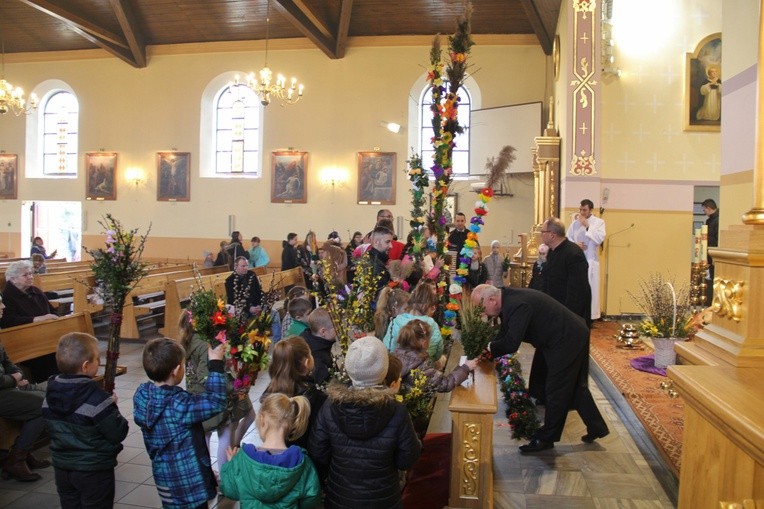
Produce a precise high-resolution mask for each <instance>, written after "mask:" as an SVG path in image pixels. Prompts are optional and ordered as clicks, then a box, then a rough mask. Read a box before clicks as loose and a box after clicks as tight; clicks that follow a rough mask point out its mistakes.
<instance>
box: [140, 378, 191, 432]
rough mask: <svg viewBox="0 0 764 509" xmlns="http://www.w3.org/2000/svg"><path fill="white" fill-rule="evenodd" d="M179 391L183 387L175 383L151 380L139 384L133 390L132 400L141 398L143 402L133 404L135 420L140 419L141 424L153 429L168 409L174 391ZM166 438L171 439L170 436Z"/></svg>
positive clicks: (171, 402)
mask: <svg viewBox="0 0 764 509" xmlns="http://www.w3.org/2000/svg"><path fill="white" fill-rule="evenodd" d="M179 391H183V389H182V388H180V387H178V386H175V385H154V384H153V383H151V382H145V383H143V384H141V386H140V387H138V390H137V391H135V396H134V397H133V402H134V403H136V402H137V401H138V400H139V399H142V400H145V403H142V404H140V405H139V404H134V407H135V408H134V418H135V420H136V422H138V420H139V419H140V422H141V425H142V426H145V427H146V428H147V429H153V428H154V427H155V426H156V424H157V422H158V421H159V420H160V419H161V418H162V416H163V415H164V413H165V412H166V411H168V410H170V407H171V406H172V404H173V398H174V397H175V393H177V392H179ZM167 438H168V439H171V438H172V437H167Z"/></svg>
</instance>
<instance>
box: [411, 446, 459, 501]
mask: <svg viewBox="0 0 764 509" xmlns="http://www.w3.org/2000/svg"><path fill="white" fill-rule="evenodd" d="M422 445H423V446H424V448H423V449H422V455H421V456H419V459H418V460H417V462H416V464H414V467H413V468H412V469H411V470H410V471H409V473H408V482H407V483H406V488H405V489H404V490H403V507H404V508H405V509H430V508H432V509H442V508H443V507H444V506H446V505H448V483H449V482H450V476H451V433H431V434H429V435H425V437H424V441H423V443H422Z"/></svg>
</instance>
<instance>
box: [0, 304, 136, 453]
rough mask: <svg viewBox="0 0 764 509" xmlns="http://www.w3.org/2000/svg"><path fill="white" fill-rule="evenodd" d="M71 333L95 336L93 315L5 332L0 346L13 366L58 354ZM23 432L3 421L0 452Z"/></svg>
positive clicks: (0, 422) (120, 370)
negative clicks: (58, 350)
mask: <svg viewBox="0 0 764 509" xmlns="http://www.w3.org/2000/svg"><path fill="white" fill-rule="evenodd" d="M70 332H86V333H88V334H91V335H93V322H92V320H91V318H90V313H74V314H72V315H69V316H65V317H61V318H58V319H56V320H47V321H44V322H37V323H30V324H27V325H19V326H18V327H9V328H7V329H2V330H0V344H2V345H3V348H4V349H5V351H6V353H7V354H8V358H9V359H10V360H11V362H13V363H14V364H18V363H21V362H24V361H28V360H30V359H36V358H37V357H42V356H43V355H48V354H51V353H55V352H56V348H57V347H58V340H59V339H61V336H63V335H64V334H68V333H70ZM125 371H126V368H125V367H124V366H121V367H119V368H118V369H117V374H122V373H125ZM101 373H103V370H101ZM101 376H102V375H101ZM20 429H21V425H20V423H18V422H16V421H11V420H8V419H4V418H0V449H8V448H10V446H11V445H12V444H13V442H14V440H15V439H16V436H18V433H19V430H20Z"/></svg>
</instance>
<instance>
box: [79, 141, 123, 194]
mask: <svg viewBox="0 0 764 509" xmlns="http://www.w3.org/2000/svg"><path fill="white" fill-rule="evenodd" d="M116 176H117V153H116V152H86V153H85V179H86V181H85V199H86V200H116V199H117V179H116Z"/></svg>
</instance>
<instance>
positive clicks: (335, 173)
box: [321, 167, 348, 190]
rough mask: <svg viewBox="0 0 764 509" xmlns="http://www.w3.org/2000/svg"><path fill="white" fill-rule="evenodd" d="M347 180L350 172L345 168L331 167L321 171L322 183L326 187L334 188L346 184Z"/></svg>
mask: <svg viewBox="0 0 764 509" xmlns="http://www.w3.org/2000/svg"><path fill="white" fill-rule="evenodd" d="M347 181H348V172H347V170H346V169H344V168H335V167H329V168H324V169H323V170H322V171H321V185H322V186H324V187H331V188H332V190H334V189H335V188H336V187H342V186H344V185H345V184H346V183H347Z"/></svg>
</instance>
